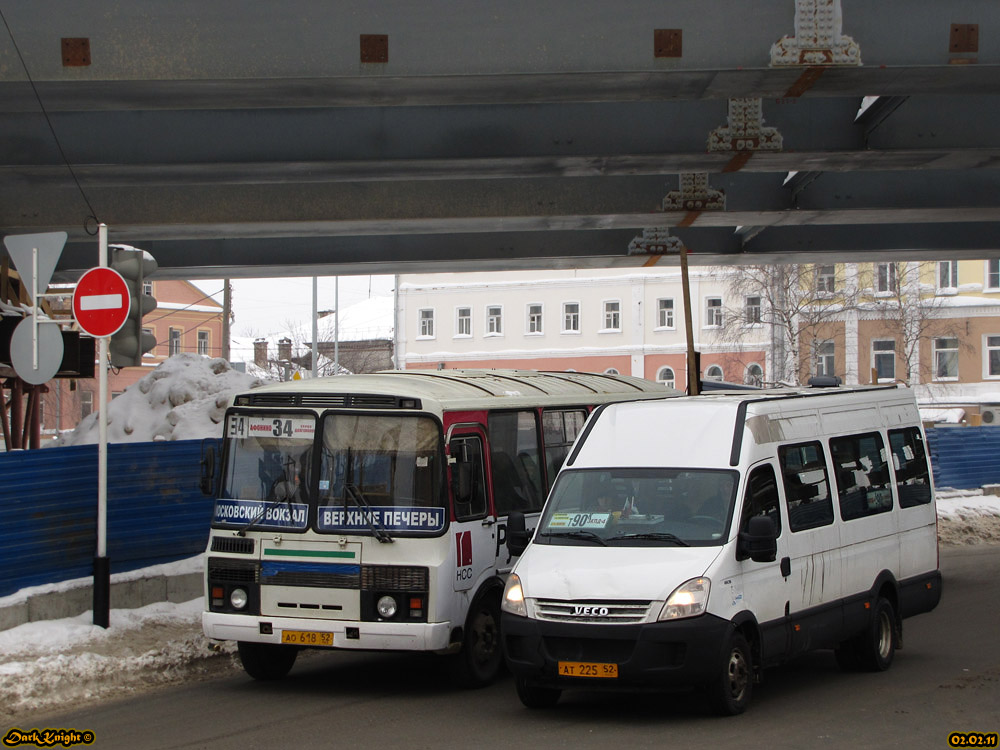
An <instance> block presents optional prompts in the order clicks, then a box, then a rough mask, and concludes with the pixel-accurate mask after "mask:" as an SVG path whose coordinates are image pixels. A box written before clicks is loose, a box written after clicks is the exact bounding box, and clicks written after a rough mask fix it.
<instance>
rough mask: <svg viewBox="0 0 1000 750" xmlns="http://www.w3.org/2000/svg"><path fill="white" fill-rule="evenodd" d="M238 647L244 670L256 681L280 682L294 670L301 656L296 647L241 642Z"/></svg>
mask: <svg viewBox="0 0 1000 750" xmlns="http://www.w3.org/2000/svg"><path fill="white" fill-rule="evenodd" d="M236 646H237V648H238V649H239V652H240V661H242V662H243V669H244V670H245V671H246V673H247V674H248V675H250V676H251V677H253V678H254V679H255V680H280V679H281V678H283V677H285V676H286V675H287V674H288V673H289V672H290V671H291V670H292V665H293V664H295V657H296V656H298V654H299V651H298V649H297V648H295V647H294V646H283V645H279V644H274V643H249V642H247V641H239V642H238V643H237V644H236Z"/></svg>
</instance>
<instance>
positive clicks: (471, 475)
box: [449, 435, 486, 521]
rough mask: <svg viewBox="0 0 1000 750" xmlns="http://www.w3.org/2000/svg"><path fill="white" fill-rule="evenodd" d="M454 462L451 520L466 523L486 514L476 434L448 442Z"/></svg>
mask: <svg viewBox="0 0 1000 750" xmlns="http://www.w3.org/2000/svg"><path fill="white" fill-rule="evenodd" d="M449 453H450V455H451V457H452V458H453V459H454V463H453V464H452V465H451V470H452V496H453V497H454V499H455V520H456V521H468V520H471V519H474V518H482V517H484V516H485V515H486V476H485V472H484V469H483V441H482V440H481V439H480V438H479V436H478V435H463V436H461V437H456V438H454V439H452V441H451V448H450V451H449Z"/></svg>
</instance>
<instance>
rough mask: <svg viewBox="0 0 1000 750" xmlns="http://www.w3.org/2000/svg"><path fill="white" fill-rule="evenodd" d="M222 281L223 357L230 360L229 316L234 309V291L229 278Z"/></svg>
mask: <svg viewBox="0 0 1000 750" xmlns="http://www.w3.org/2000/svg"><path fill="white" fill-rule="evenodd" d="M222 283H223V289H222V358H223V359H224V360H226V362H229V361H230V360H229V335H230V334H229V316H230V315H231V314H232V311H233V291H232V285H231V284H230V283H229V279H223V280H222Z"/></svg>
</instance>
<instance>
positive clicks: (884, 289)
mask: <svg viewBox="0 0 1000 750" xmlns="http://www.w3.org/2000/svg"><path fill="white" fill-rule="evenodd" d="M898 278H899V275H898V274H897V272H896V264H895V263H876V264H875V291H876V292H878V293H879V294H897V293H898V292H899V281H898Z"/></svg>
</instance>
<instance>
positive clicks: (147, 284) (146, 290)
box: [142, 281, 153, 297]
mask: <svg viewBox="0 0 1000 750" xmlns="http://www.w3.org/2000/svg"><path fill="white" fill-rule="evenodd" d="M142 293H143V294H148V295H149V296H150V297H152V296H153V282H152V281H144V282H142Z"/></svg>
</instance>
